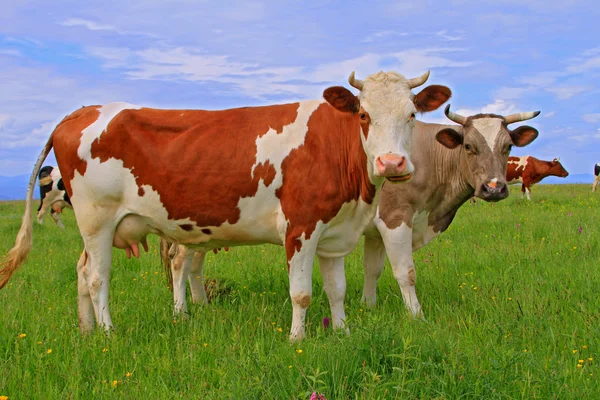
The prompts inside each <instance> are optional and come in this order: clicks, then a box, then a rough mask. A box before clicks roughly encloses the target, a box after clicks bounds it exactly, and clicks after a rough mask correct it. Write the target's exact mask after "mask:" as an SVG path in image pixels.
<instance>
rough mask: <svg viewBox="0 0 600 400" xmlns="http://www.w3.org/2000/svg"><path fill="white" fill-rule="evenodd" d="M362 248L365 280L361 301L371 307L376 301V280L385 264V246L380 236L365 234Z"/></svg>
mask: <svg viewBox="0 0 600 400" xmlns="http://www.w3.org/2000/svg"><path fill="white" fill-rule="evenodd" d="M364 249H365V251H364V256H363V267H364V270H365V281H364V286H363V294H362V298H361V301H363V302H364V303H366V305H367V307H369V308H373V307H375V303H376V302H377V280H378V279H379V277H380V276H381V273H382V272H383V267H384V265H385V246H384V245H383V241H382V240H381V239H380V238H377V239H374V238H370V237H367V236H365V246H364Z"/></svg>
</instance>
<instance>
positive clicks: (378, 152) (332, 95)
mask: <svg viewBox="0 0 600 400" xmlns="http://www.w3.org/2000/svg"><path fill="white" fill-rule="evenodd" d="M428 77H429V72H427V73H425V74H424V75H422V76H420V77H417V78H413V79H406V78H404V77H403V76H402V75H400V74H398V73H396V72H387V73H386V72H382V71H381V72H378V73H376V74H373V75H369V76H368V77H367V78H366V79H365V80H364V81H361V80H358V79H355V78H354V72H353V73H352V74H351V75H350V78H349V79H348V81H349V82H350V84H351V85H352V86H354V87H355V88H357V89H359V90H360V94H359V95H358V96H357V97H354V96H353V95H352V94H351V93H350V92H349V91H347V90H346V89H344V88H340V87H334V88H330V89H327V90H326V91H325V94H324V96H325V98H326V99H327V101H328V102H329V103H330V104H332V105H333V106H334V107H335V108H337V109H338V110H340V111H345V112H352V113H356V112H358V114H359V118H360V125H361V140H362V144H363V148H364V150H365V153H366V155H367V160H368V162H369V172H370V174H371V175H372V176H373V177H381V178H386V179H388V180H389V181H392V182H403V181H408V180H409V179H410V178H411V176H412V173H413V171H414V166H413V164H412V162H411V161H410V159H409V154H410V150H411V141H412V130H413V128H414V126H415V114H416V113H417V112H427V111H433V110H435V109H437V108H438V107H439V106H441V105H442V104H443V103H444V102H445V101H446V100H448V98H450V96H451V91H450V89H448V88H447V87H445V86H439V85H432V86H428V87H426V88H425V89H423V90H422V91H421V92H420V93H419V94H417V95H416V96H415V95H414V94H413V93H412V91H411V89H412V88H415V87H417V86H420V85H422V84H423V83H425V81H426V80H427V78H428ZM344 91H345V92H344ZM346 92H347V93H346Z"/></svg>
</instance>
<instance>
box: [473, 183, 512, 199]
mask: <svg viewBox="0 0 600 400" xmlns="http://www.w3.org/2000/svg"><path fill="white" fill-rule="evenodd" d="M475 194H476V196H477V197H479V198H480V199H482V200H485V201H500V200H502V199H505V198H507V197H508V186H507V185H506V183H505V182H488V183H484V184H483V185H481V186H480V188H479V190H478V193H475Z"/></svg>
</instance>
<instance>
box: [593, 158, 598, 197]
mask: <svg viewBox="0 0 600 400" xmlns="http://www.w3.org/2000/svg"><path fill="white" fill-rule="evenodd" d="M594 176H595V178H594V186H592V192H595V191H596V186H598V182H600V163H598V164H596V165H594Z"/></svg>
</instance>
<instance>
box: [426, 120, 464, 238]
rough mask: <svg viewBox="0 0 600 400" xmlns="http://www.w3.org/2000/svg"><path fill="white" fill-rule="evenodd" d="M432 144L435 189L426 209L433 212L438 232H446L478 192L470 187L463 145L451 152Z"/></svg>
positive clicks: (431, 216)
mask: <svg viewBox="0 0 600 400" xmlns="http://www.w3.org/2000/svg"><path fill="white" fill-rule="evenodd" d="M453 128H454V129H456V127H453ZM430 145H431V148H430V154H431V158H430V160H431V161H430V162H431V165H430V168H431V169H430V170H431V175H430V179H431V181H430V185H431V190H430V191H429V198H428V199H427V201H426V203H425V205H424V207H425V210H426V211H428V213H429V217H428V225H430V226H432V227H433V229H434V231H435V232H443V231H444V230H446V228H448V226H449V225H450V223H451V222H452V219H453V218H454V215H455V214H456V212H457V211H458V209H459V208H460V206H462V205H463V204H464V203H465V202H466V201H467V200H469V199H470V198H471V197H472V196H473V194H474V193H475V191H474V189H473V187H471V185H470V184H469V176H468V174H469V169H468V165H467V162H466V156H465V153H464V150H463V148H462V146H461V147H460V148H457V149H453V150H450V149H447V148H445V147H444V146H442V145H440V144H439V143H437V142H436V141H435V140H432V141H430Z"/></svg>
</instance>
